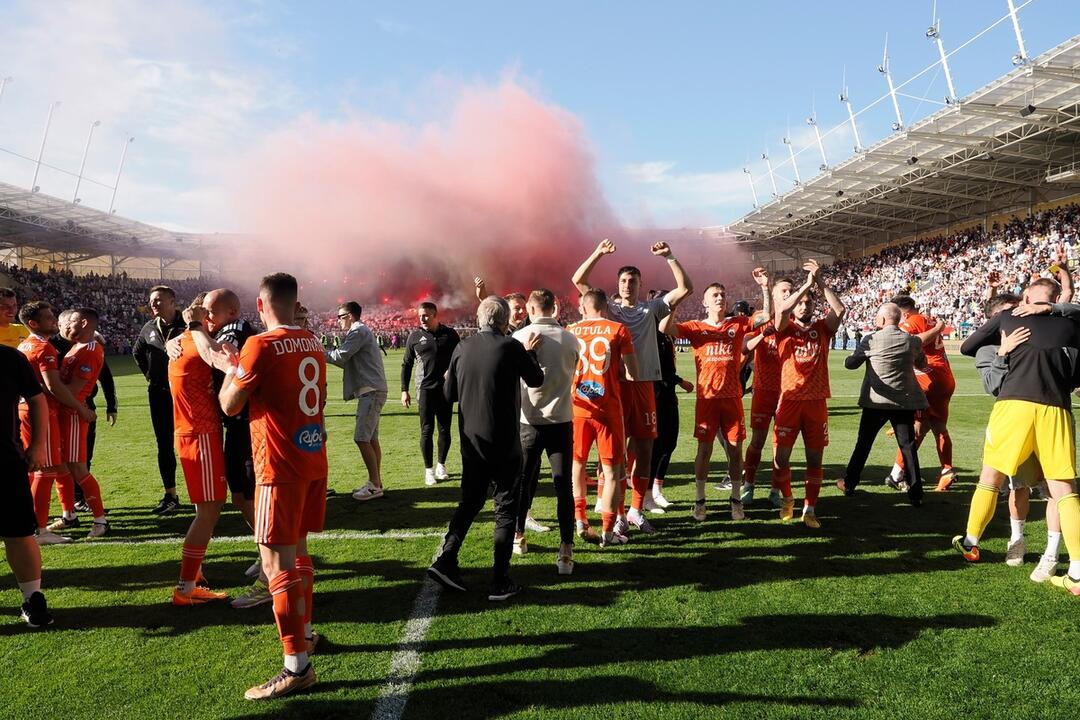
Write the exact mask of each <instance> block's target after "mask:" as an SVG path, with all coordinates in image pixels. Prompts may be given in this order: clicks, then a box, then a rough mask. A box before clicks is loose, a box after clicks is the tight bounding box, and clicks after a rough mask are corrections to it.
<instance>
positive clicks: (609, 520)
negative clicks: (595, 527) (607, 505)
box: [600, 512, 615, 532]
mask: <svg viewBox="0 0 1080 720" xmlns="http://www.w3.org/2000/svg"><path fill="white" fill-rule="evenodd" d="M600 522H601V527H602V528H603V530H604V532H611V531H612V530H614V529H615V513H613V512H605V513H600Z"/></svg>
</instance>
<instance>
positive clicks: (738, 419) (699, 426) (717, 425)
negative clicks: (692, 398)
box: [694, 397, 746, 445]
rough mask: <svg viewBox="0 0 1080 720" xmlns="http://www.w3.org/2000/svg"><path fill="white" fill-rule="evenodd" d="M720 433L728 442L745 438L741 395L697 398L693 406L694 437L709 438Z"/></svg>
mask: <svg viewBox="0 0 1080 720" xmlns="http://www.w3.org/2000/svg"><path fill="white" fill-rule="evenodd" d="M717 432H719V433H722V434H723V437H724V440H726V441H727V442H728V444H732V445H733V444H735V443H739V442H742V441H743V440H745V439H746V423H745V421H744V419H743V404H742V398H741V397H733V398H700V397H699V398H698V399H697V405H696V406H695V408H694V437H696V438H697V439H698V440H709V441H711V440H712V439H713V438H715V437H717Z"/></svg>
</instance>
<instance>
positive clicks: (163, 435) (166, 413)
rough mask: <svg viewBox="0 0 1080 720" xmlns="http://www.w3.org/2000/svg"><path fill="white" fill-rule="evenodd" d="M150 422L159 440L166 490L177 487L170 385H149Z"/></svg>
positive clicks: (158, 458) (158, 459) (159, 457)
mask: <svg viewBox="0 0 1080 720" xmlns="http://www.w3.org/2000/svg"><path fill="white" fill-rule="evenodd" d="M147 394H148V395H149V397H150V424H151V425H153V426H154V438H155V439H156V440H157V463H158V472H159V473H161V484H162V485H164V486H165V490H166V491H169V490H174V489H176V455H175V454H174V453H173V406H172V394H171V393H169V388H168V387H164V388H162V387H157V386H154V385H151V386H149V388H148V390H147Z"/></svg>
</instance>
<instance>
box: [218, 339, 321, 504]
mask: <svg viewBox="0 0 1080 720" xmlns="http://www.w3.org/2000/svg"><path fill="white" fill-rule="evenodd" d="M233 384H234V385H236V386H237V387H239V388H241V389H242V390H246V391H247V392H248V393H249V395H248V398H249V400H248V402H249V405H248V407H249V408H250V411H251V450H252V456H253V458H254V461H255V478H256V479H257V480H258V482H259V483H262V484H271V483H291V482H312V481H315V480H321V479H323V478H325V477H326V445H325V444H324V442H323V438H324V429H323V403H324V402H325V400H326V356H325V354H324V353H323V346H322V343H320V342H319V341H318V340H317V339H316V338H315V336H314V335H312V334H311V333H310V332H308V331H307V330H301V329H300V328H298V327H291V326H283V327H278V328H275V329H273V330H267V331H266V332H264V333H260V334H258V335H253V336H252V337H250V338H248V340H247V342H245V343H244V347H243V349H242V350H241V351H240V365H239V367H238V368H237V369H236V375H235V377H234V378H233Z"/></svg>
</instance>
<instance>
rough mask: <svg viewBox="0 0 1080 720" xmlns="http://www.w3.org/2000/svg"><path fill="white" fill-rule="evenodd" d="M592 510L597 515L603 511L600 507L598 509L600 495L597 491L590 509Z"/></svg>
mask: <svg viewBox="0 0 1080 720" xmlns="http://www.w3.org/2000/svg"><path fill="white" fill-rule="evenodd" d="M592 510H593V512H594V513H595V514H597V515H599V514H600V513H602V512H603V510H601V509H600V495H599V493H598V494H597V496H596V505H593V509H592Z"/></svg>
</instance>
